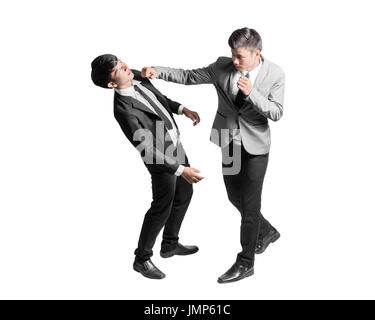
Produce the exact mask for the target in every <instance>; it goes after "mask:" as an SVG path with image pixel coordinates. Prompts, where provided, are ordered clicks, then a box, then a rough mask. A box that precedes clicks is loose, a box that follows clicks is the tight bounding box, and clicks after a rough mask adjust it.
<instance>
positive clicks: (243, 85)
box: [237, 76, 253, 97]
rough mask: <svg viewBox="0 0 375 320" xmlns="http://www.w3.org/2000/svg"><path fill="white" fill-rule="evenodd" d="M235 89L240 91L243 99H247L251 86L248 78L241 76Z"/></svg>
mask: <svg viewBox="0 0 375 320" xmlns="http://www.w3.org/2000/svg"><path fill="white" fill-rule="evenodd" d="M237 87H238V89H240V90H241V91H242V93H243V94H244V95H245V97H247V96H248V95H249V94H250V92H251V89H252V88H253V85H252V84H251V82H250V80H249V79H248V78H246V77H244V76H242V77H241V78H240V80H238V82H237Z"/></svg>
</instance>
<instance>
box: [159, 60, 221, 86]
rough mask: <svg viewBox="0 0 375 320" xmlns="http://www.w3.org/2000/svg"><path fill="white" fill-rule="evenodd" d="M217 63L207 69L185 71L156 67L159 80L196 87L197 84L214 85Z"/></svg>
mask: <svg viewBox="0 0 375 320" xmlns="http://www.w3.org/2000/svg"><path fill="white" fill-rule="evenodd" d="M215 63H216V62H214V63H211V64H210V65H209V66H207V67H203V68H198V69H192V70H184V69H175V68H168V67H161V66H156V67H154V68H155V70H156V72H157V74H158V75H157V78H158V79H162V80H165V81H169V82H175V83H180V84H185V85H196V84H205V83H210V84H212V83H214V74H213V69H214V66H215Z"/></svg>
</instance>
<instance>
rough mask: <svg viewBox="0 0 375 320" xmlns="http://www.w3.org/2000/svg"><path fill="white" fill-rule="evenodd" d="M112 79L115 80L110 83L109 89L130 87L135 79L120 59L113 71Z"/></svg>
mask: <svg viewBox="0 0 375 320" xmlns="http://www.w3.org/2000/svg"><path fill="white" fill-rule="evenodd" d="M111 78H112V79H113V80H112V81H111V82H109V83H108V87H109V88H121V87H123V86H127V85H129V83H130V82H131V81H132V80H133V78H134V74H133V72H132V71H131V70H130V69H129V68H128V66H127V64H126V63H125V62H122V61H121V60H120V59H119V60H117V64H116V66H115V67H114V68H113V69H112V72H111Z"/></svg>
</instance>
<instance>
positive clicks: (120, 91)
mask: <svg viewBox="0 0 375 320" xmlns="http://www.w3.org/2000/svg"><path fill="white" fill-rule="evenodd" d="M132 83H133V85H132V86H130V87H129V88H125V89H116V88H115V91H116V92H117V93H118V94H120V95H122V96H131V97H132V96H134V95H135V90H134V86H137V85H139V84H140V83H141V81H138V80H133V81H132Z"/></svg>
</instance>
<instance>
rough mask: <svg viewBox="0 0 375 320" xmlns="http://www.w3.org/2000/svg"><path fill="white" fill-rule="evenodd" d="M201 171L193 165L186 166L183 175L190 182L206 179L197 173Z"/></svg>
mask: <svg viewBox="0 0 375 320" xmlns="http://www.w3.org/2000/svg"><path fill="white" fill-rule="evenodd" d="M198 172H200V171H199V170H198V169H194V168H191V167H185V169H184V171H183V172H182V173H181V176H182V177H183V178H184V179H185V180H186V181H187V182H189V183H190V184H193V183H197V182H199V181H201V180H202V179H204V177H202V176H200V175H198V174H197V173H198Z"/></svg>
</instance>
